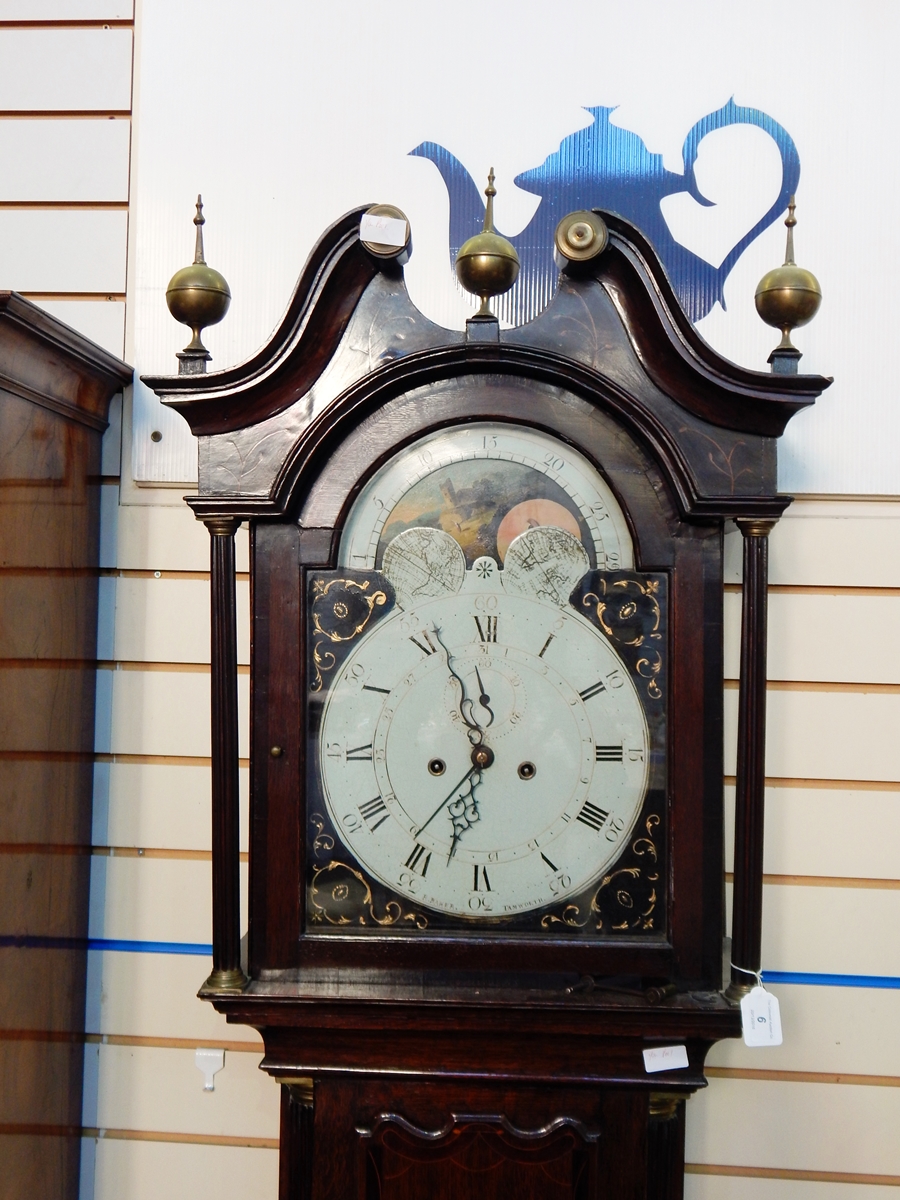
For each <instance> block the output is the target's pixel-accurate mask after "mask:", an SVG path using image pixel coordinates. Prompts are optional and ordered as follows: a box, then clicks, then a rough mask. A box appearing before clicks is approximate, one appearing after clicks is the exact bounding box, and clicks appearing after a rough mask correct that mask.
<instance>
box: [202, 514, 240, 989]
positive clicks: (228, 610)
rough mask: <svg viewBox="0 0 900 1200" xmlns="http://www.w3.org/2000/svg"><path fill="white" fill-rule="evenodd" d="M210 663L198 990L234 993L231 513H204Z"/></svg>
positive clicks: (236, 859)
mask: <svg viewBox="0 0 900 1200" xmlns="http://www.w3.org/2000/svg"><path fill="white" fill-rule="evenodd" d="M204 524H205V525H206V528H207V529H208V530H209V539H210V540H209V551H210V553H209V582H210V599H211V612H210V616H211V633H212V645H211V662H212V704H211V711H212V730H211V734H212V737H211V742H212V907H213V918H212V919H213V929H212V940H213V969H212V974H211V975H210V977H209V978H208V979H207V981H206V983H205V984H204V985H203V988H202V991H204V992H222V991H240V990H241V989H242V988H243V987H244V986H245V985H246V983H247V977H246V975H245V974H244V972H243V971H242V970H241V923H240V922H241V907H240V898H241V885H240V812H239V806H238V767H239V760H238V706H237V601H236V597H235V581H234V574H235V571H234V535H235V533H236V532H237V529H238V526H239V525H240V521H239V520H238V519H237V518H236V517H209V518H207V519H206V520H205V521H204Z"/></svg>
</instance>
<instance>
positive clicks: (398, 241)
mask: <svg viewBox="0 0 900 1200" xmlns="http://www.w3.org/2000/svg"><path fill="white" fill-rule="evenodd" d="M359 240H360V241H361V242H374V243H375V244H376V245H378V246H396V247H397V248H398V249H400V250H402V249H403V247H404V246H405V245H406V222H405V221H401V220H400V218H399V217H379V216H378V215H377V214H376V215H373V214H372V213H363V217H362V220H361V221H360V223H359Z"/></svg>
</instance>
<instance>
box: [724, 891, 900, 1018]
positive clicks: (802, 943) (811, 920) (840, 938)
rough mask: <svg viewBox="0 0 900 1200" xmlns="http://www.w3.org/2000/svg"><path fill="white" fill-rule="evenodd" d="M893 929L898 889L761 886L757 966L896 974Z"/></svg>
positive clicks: (897, 943)
mask: <svg viewBox="0 0 900 1200" xmlns="http://www.w3.org/2000/svg"><path fill="white" fill-rule="evenodd" d="M730 891H731V889H730V887H729V888H728V892H729V908H730ZM898 928H900V891H897V890H888V889H884V890H879V891H864V890H860V889H856V888H829V887H800V886H793V885H788V884H769V885H767V886H765V887H764V888H763V936H762V967H763V970H764V971H803V972H807V971H809V972H822V973H824V974H829V975H830V974H834V975H841V974H844V975H897V976H900V939H898V938H897V937H896V936H895V931H896V930H897V929H898ZM893 995H894V997H895V1000H896V998H897V993H896V992H894V993H893Z"/></svg>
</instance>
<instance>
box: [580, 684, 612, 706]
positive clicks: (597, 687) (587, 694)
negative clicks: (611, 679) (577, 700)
mask: <svg viewBox="0 0 900 1200" xmlns="http://www.w3.org/2000/svg"><path fill="white" fill-rule="evenodd" d="M605 691H606V684H605V683H601V682H599V681H598V682H597V683H592V684H591V686H590V687H586V688H585V689H584V691H583V692H579V693H578V694H579V696H580V697H581V698H582V700H584V701H588V700H590V699H591V697H592V696H599V695H600V693H601V692H605Z"/></svg>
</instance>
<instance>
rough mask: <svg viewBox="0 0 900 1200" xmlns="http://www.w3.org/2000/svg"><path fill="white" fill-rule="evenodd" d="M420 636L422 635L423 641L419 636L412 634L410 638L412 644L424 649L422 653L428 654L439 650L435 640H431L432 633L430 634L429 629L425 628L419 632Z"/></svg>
mask: <svg viewBox="0 0 900 1200" xmlns="http://www.w3.org/2000/svg"><path fill="white" fill-rule="evenodd" d="M419 636H420V637H421V639H422V641H421V642H420V641H419V638H417V637H413V636H412V635H410V639H409V640H410V641H411V642H412V644H413V645H414V646H417V647H418V648H419V649H420V650H421V651H422V653H423V654H426V655H427V654H434V653H435V651H436V650H437V646H436V645H435V644H434V642H433V641H432V640H431V636H430V634H429V631H428V630H427V629H423V630H422V631H421V633H420V634H419Z"/></svg>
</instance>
